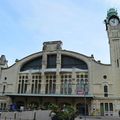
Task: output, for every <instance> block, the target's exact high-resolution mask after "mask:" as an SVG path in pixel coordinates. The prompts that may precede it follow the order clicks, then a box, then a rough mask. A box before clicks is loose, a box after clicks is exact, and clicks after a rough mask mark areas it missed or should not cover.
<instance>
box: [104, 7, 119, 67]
mask: <svg viewBox="0 0 120 120" xmlns="http://www.w3.org/2000/svg"><path fill="white" fill-rule="evenodd" d="M105 25H106V30H107V34H108V38H109V46H110V62H111V65H112V67H114V69H116V68H120V19H119V16H118V13H117V11H116V10H115V9H114V8H111V9H109V10H108V12H107V17H106V19H105Z"/></svg>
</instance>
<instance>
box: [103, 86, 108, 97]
mask: <svg viewBox="0 0 120 120" xmlns="http://www.w3.org/2000/svg"><path fill="white" fill-rule="evenodd" d="M104 97H108V86H107V85H105V86H104Z"/></svg>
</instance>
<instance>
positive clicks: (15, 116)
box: [0, 110, 120, 120]
mask: <svg viewBox="0 0 120 120" xmlns="http://www.w3.org/2000/svg"><path fill="white" fill-rule="evenodd" d="M49 113H50V111H49V110H34V111H23V112H2V113H1V118H0V120H51V118H50V116H49ZM75 120H120V117H113V116H111V117H108V116H106V117H103V116H86V117H85V116H81V117H76V118H75Z"/></svg>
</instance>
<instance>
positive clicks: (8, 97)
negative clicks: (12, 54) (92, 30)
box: [0, 8, 120, 116]
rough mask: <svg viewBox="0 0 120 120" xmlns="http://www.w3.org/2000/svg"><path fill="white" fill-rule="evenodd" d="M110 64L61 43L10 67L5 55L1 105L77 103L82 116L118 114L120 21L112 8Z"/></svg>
mask: <svg viewBox="0 0 120 120" xmlns="http://www.w3.org/2000/svg"><path fill="white" fill-rule="evenodd" d="M105 26H106V31H107V34H108V38H109V46H110V60H111V63H110V64H103V63H101V62H100V61H96V60H95V59H94V56H93V55H91V56H86V55H83V54H80V53H76V52H73V51H68V50H63V49H62V42H61V41H49V42H44V43H43V49H42V51H41V52H38V53H34V54H31V55H29V56H27V57H25V58H23V59H21V60H16V62H15V64H13V65H12V66H10V67H8V66H7V61H6V59H5V56H4V55H2V56H1V58H0V108H1V109H2V110H5V109H8V106H10V105H11V104H16V105H17V107H18V108H20V106H24V107H25V109H28V108H40V107H41V106H44V107H47V106H48V105H49V104H50V103H55V104H57V105H59V106H62V105H64V104H66V105H72V106H74V108H75V109H76V110H78V111H79V113H80V114H82V115H85V114H86V115H103V116H118V112H119V110H120V19H119V16H118V14H117V11H116V10H115V9H113V8H111V9H110V10H109V11H108V12H107V17H106V19H105Z"/></svg>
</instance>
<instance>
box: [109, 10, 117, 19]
mask: <svg viewBox="0 0 120 120" xmlns="http://www.w3.org/2000/svg"><path fill="white" fill-rule="evenodd" d="M117 15H118V12H117V10H115V9H114V8H110V9H109V10H108V11H107V18H108V19H109V18H111V17H112V16H117Z"/></svg>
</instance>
